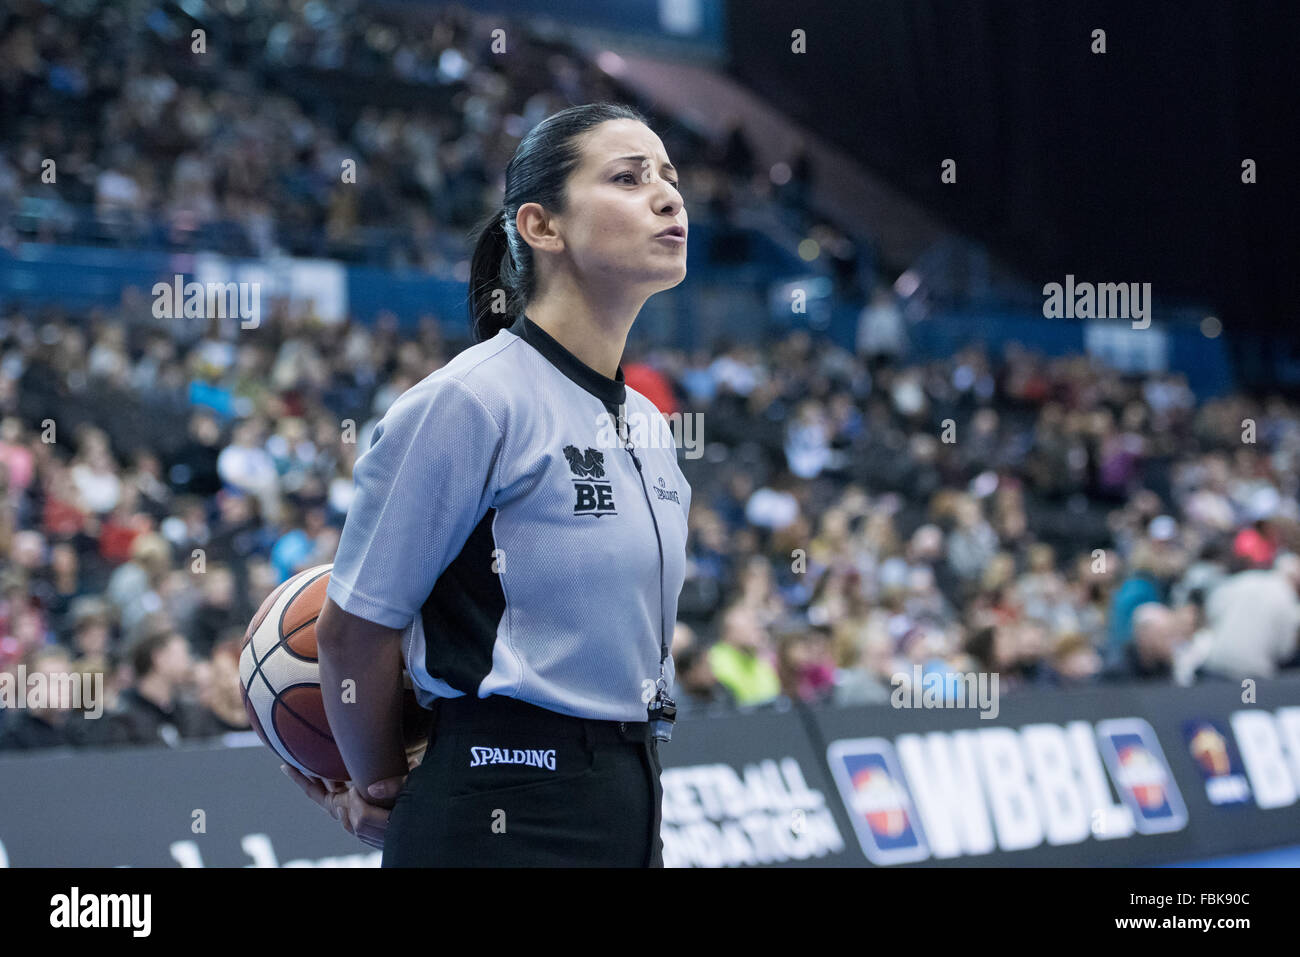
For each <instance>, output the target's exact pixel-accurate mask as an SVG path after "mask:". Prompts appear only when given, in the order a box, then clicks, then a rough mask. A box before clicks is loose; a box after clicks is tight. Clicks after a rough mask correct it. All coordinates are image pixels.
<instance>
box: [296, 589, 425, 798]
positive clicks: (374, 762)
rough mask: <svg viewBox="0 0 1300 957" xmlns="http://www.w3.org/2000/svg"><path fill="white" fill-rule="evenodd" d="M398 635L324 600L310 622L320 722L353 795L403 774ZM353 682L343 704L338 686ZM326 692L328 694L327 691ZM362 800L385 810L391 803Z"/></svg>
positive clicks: (395, 629)
mask: <svg viewBox="0 0 1300 957" xmlns="http://www.w3.org/2000/svg"><path fill="white" fill-rule="evenodd" d="M401 641H402V631H401V630H400V629H397V628H386V627H384V626H383V625H379V624H376V623H375V622H373V621H367V620H366V619H364V618H358V617H357V616H356V615H352V614H349V613H348V612H346V611H344V610H343V609H342V608H340V607H339V606H338V605H336V604H334V600H333V599H331V598H328V597H327V598H326V599H325V604H324V606H323V607H322V608H321V613H320V617H319V619H317V621H316V644H317V649H318V654H319V660H320V679H321V682H320V683H321V691H322V693H323V697H324V699H325V718H326V720H327V721H328V722H329V726H330V730H331V731H333V732H334V741H335V743H336V744H337V745H338V749H339V754H341V755H342V756H343V763H344V764H345V765H346V766H347V769H348V774H349V775H350V776H351V779H352V782H353V785H354V786H355V787H356V790H357V791H358V792H359V793H360V794H362V795H363V796H366V795H367V789H368V788H369V787H370V785H372V784H374V783H375V782H376V781H382V780H385V779H386V778H399V777H402V776H403V775H405V774H406V772H407V763H406V749H405V747H404V744H403V741H402V694H403V688H402V646H401ZM349 679H351V681H353V682H354V686H353V691H354V693H355V696H354V695H353V694H349V696H348V698H349V700H348V701H346V702H345V701H344V700H343V687H344V685H343V682H344V681H346V680H349ZM326 689H331V690H329V691H327V690H326ZM366 800H368V801H370V803H372V804H377V805H380V806H381V807H387V808H391V807H392V806H393V800H394V798H392V797H390V798H385V799H383V800H379V799H373V798H370V797H368V796H366Z"/></svg>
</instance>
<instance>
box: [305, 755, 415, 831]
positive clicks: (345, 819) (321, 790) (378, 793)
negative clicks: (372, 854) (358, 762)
mask: <svg viewBox="0 0 1300 957" xmlns="http://www.w3.org/2000/svg"><path fill="white" fill-rule="evenodd" d="M280 770H281V771H283V772H284V773H285V774H286V775H288V776H289V778H290V779H291V780H292V781H294V783H296V784H297V785H298V787H300V788H302V790H303V793H304V794H306V795H307V796H308V797H309V798H311V799H312V800H313V801H315V802H316V803H317V804H318V805H320V807H321V808H323V809H324V811H325V813H326V814H328V815H329V816H330V817H332V818H334V820H336V821H339V822H340V823H342V825H343V828H344V830H346V831H347V832H348V833H349V834H352V835H355V836H356V837H357V838H358V839H360V840H361V841H362V843H365V844H368V845H370V846H371V847H376V848H379V849H381V850H382V849H383V846H384V833H385V832H386V831H387V830H388V815H389V813H390V811H389V809H388V808H384V807H380V806H379V805H377V804H372V803H370V801H368V800H366V798H364V797H362V795H361V794H360V793H359V792H358V791H357V789H356V788H354V787H352V785H351V782H344V781H323V780H321V779H320V778H309V777H307V775H305V774H303V773H302V772H301V771H299V770H298V769H297V768H293V767H290V766H289V765H287V764H282V765H280ZM405 782H406V775H405V774H403V775H401V776H400V777H395V778H388V779H387V780H384V781H376V782H375V783H374V784H372V785H371V786H370V789H371V797H373V798H381V797H383V798H391V797H393V796H395V795H396V794H397V792H398V791H400V790H401V789H402V785H403V784H404V783H405ZM380 789H382V790H380Z"/></svg>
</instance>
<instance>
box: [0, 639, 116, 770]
mask: <svg viewBox="0 0 1300 957" xmlns="http://www.w3.org/2000/svg"><path fill="white" fill-rule="evenodd" d="M23 663H24V665H25V666H26V672H25V674H26V676H27V687H26V688H15V690H16V691H17V692H18V693H19V694H21V695H23V696H24V697H25V696H26V693H27V690H28V688H30V687H31V686H32V678H33V676H35V675H43V676H44V681H45V687H46V688H47V689H53V688H55V687H58V686H60V685H66V679H67V676H68V675H69V674H71V673H73V667H72V659H71V657H70V656H69V655H68V652H67V651H66V650H65V649H63V648H61V647H59V646H57V645H45V646H43V647H39V648H35V649H33V650H32V651H31V652H30V653H29V654H28V655H27V657H26V658H25V659H24V662H23ZM16 676H17V673H15V677H16ZM83 703H84V702H83ZM70 704H71V703H70V702H68V701H64V700H59V701H49V702H47V705H48V706H46V707H40V708H34V707H30V706H28V707H24V708H14V709H12V710H9V709H6V713H5V714H4V716H3V717H4V720H3V722H0V751H6V750H11V751H28V750H35V749H38V748H55V747H61V746H81V745H82V744H85V743H87V741H88V734H87V725H90V724H94V723H95V722H93V721H87V720H86V719H84V718H83V717H82V714H81V712H79V711H77V710H76V709H74V708H72V707H71V706H70ZM101 720H102V719H101ZM91 743H93V741H91Z"/></svg>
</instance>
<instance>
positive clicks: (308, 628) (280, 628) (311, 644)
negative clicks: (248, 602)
mask: <svg viewBox="0 0 1300 957" xmlns="http://www.w3.org/2000/svg"><path fill="white" fill-rule="evenodd" d="M332 567H333V566H332V565H316V566H315V567H313V568H308V569H306V570H305V571H301V572H299V573H298V574H296V575H294V576H293V577H292V578H289V579H288V580H287V581H285V582H283V583H281V584H280V586H279V587H278V588H276V589H275V591H273V592H271V594H270V595H269V596H267V598H266V600H265V601H264V602H262V606H261V607H260V608H259V609H258V610H257V614H256V615H254V616H253V620H252V621H251V622H250V623H249V626H248V630H247V631H246V632H245V633H244V642H243V646H242V649H241V651H240V656H239V683H240V690H241V692H242V696H243V700H244V708H245V710H247V712H248V719H249V721H250V722H252V725H253V729H254V730H255V731H256V732H257V734H258V737H260V738H261V739H262V741H263V742H265V743H266V746H267V747H268V748H270V749H271V750H272V751H274V752H275V753H276V754H277V755H278V756H279V757H280V758H281V759H282V760H283V761H285V762H286V763H288V764H289V765H290V766H292V767H295V768H297V769H298V770H299V771H302V772H303V773H304V774H308V775H312V776H314V777H318V778H324V779H326V780H331V781H346V780H347V779H348V771H347V768H346V766H345V765H344V763H343V756H342V755H341V754H339V750H338V747H337V746H336V745H335V743H334V735H333V734H332V733H331V732H330V727H329V722H328V721H327V720H326V717H325V701H324V699H323V697H322V696H321V687H320V664H319V662H318V660H317V657H316V619H317V617H318V616H319V615H320V610H321V607H322V606H323V605H324V604H325V589H326V588H327V587H328V586H329V580H330V569H331V568H332ZM402 683H403V686H404V688H405V692H404V695H403V701H402V714H403V721H402V729H403V736H404V739H405V745H406V748H407V754H408V756H410V755H412V754H413V753H414V751H416V750H418V749H419V748H420V746H421V745H422V744H423V741H424V738H425V735H426V734H427V732H428V719H429V717H430V714H429V712H428V711H427V710H425V709H424V708H421V707H420V705H419V703H418V702H417V701H416V698H415V693H414V691H413V689H412V688H411V681H410V676H409V675H408V674H407V673H406V671H405V670H403V672H402Z"/></svg>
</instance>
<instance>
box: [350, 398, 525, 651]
mask: <svg viewBox="0 0 1300 957" xmlns="http://www.w3.org/2000/svg"><path fill="white" fill-rule="evenodd" d="M500 448H501V430H500V428H499V427H498V426H497V424H496V422H495V420H494V419H493V417H492V414H491V412H490V411H489V410H488V408H487V407H486V406H485V405H484V404H483V402H482V401H481V400H480V399H479V398H478V396H477V395H475V394H474V392H473V391H472V390H471V389H470V387H469V386H467V385H465V383H463V382H461V381H460V380H459V379H454V378H451V377H445V378H438V377H436V376H434V377H430V378H428V379H425V380H424V381H423V382H420V383H419V384H418V385H415V386H413V387H412V388H410V389H408V390H407V391H406V392H404V393H402V395H401V396H399V397H398V398H397V400H396V401H395V402H394V403H393V405H392V406H391V408H389V410H388V411H387V412H386V413H385V414H384V416H383V418H382V419H380V421H379V423H378V424H377V425H376V426H375V428H374V431H373V432H372V434H371V439H370V446H369V448H367V449H366V451H365V452H363V453H362V455H361V456H360V457H359V458H358V459H357V462H356V466H355V468H354V469H353V476H352V477H353V484H354V486H355V492H354V495H353V498H352V503H351V505H350V506H349V508H348V512H347V516H346V518H345V520H344V523H343V533H342V535H341V536H340V538H339V546H338V551H337V553H336V555H335V558H334V567H333V570H332V571H331V573H330V583H329V586H328V588H327V590H326V594H327V595H328V596H329V597H330V598H331V599H332V600H333V601H334V603H335V604H336V605H338V606H339V607H340V608H342V609H343V610H344V611H346V612H348V613H350V614H353V615H356V616H358V617H360V618H364V619H366V620H367V621H373V622H375V623H376V624H380V625H384V626H386V627H389V628H405V627H406V626H407V625H408V624H410V622H411V620H412V619H413V618H414V617H415V615H416V613H417V612H418V611H419V610H420V607H421V606H422V605H423V604H424V602H425V600H426V599H427V598H428V597H429V593H430V592H432V591H433V586H434V584H435V583H436V582H437V580H438V577H439V576H440V575H441V574H442V573H443V571H444V570H445V569H446V567H447V566H448V565H449V564H451V562H452V560H453V559H454V558H455V557H456V555H457V554H458V553H459V552H460V550H461V548H462V546H464V544H465V542H466V540H467V539H468V538H469V536H470V533H471V532H473V530H474V526H475V525H477V524H478V522H479V521H480V520H481V519H482V518H483V516H484V515H485V514H486V513H487V510H488V508H489V507H490V505H491V502H492V497H493V495H494V493H495V489H494V488H493V483H494V476H495V474H496V464H497V456H498V454H499V452H500Z"/></svg>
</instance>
